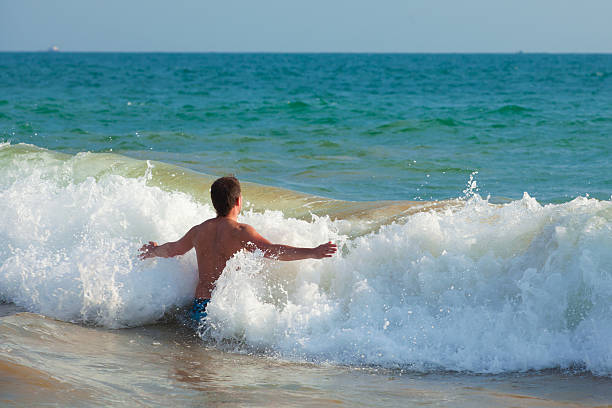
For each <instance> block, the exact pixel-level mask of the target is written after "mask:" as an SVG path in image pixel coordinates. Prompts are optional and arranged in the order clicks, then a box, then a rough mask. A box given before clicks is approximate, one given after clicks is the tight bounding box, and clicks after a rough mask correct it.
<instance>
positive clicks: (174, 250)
mask: <svg viewBox="0 0 612 408" xmlns="http://www.w3.org/2000/svg"><path fill="white" fill-rule="evenodd" d="M195 228H196V227H193V228H191V229H190V230H189V231H188V232H187V233H186V234H185V235H184V236H183V238H181V239H179V240H178V241H174V242H166V243H165V244H163V245H157V243H156V242H153V241H149V243H148V244H144V245H143V246H142V248H140V254H139V255H138V256H139V257H140V259H146V258H153V257H156V256H158V257H161V258H172V257H173V256H178V255H183V254H184V253H186V252H187V251H189V250H190V249H191V248H193V236H194V234H195Z"/></svg>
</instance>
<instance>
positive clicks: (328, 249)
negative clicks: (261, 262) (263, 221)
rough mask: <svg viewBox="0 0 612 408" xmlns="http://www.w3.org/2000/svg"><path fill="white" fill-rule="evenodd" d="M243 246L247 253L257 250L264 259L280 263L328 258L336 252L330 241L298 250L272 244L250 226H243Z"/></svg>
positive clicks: (334, 245) (336, 248)
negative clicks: (271, 259)
mask: <svg viewBox="0 0 612 408" xmlns="http://www.w3.org/2000/svg"><path fill="white" fill-rule="evenodd" d="M243 245H244V247H245V248H246V249H247V250H249V251H254V250H256V249H259V250H260V251H262V252H263V253H264V256H265V257H266V258H274V259H279V260H281V261H297V260H300V259H308V258H313V259H321V258H329V257H331V256H332V255H333V254H335V253H336V251H337V250H338V247H337V246H336V244H334V243H332V242H331V241H330V242H327V243H325V244H321V245H319V246H317V247H315V248H298V247H293V246H289V245H282V244H273V243H271V242H270V241H268V240H267V239H265V238H264V237H262V236H261V235H260V234H259V233H258V232H257V231H255V228H253V227H251V226H250V225H245V229H244V237H243Z"/></svg>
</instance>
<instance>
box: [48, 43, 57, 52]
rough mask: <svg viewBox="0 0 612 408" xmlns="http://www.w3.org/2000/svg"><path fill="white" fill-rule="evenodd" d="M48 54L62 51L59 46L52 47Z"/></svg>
mask: <svg viewBox="0 0 612 408" xmlns="http://www.w3.org/2000/svg"><path fill="white" fill-rule="evenodd" d="M47 52H60V49H59V47H58V46H57V45H52V46H51V47H49V48H48V49H47Z"/></svg>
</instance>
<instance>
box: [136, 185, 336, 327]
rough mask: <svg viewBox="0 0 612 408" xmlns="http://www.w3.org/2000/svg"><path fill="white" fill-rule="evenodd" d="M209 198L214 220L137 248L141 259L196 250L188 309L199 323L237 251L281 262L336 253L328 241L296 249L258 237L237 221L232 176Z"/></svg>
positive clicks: (237, 198) (238, 199) (238, 197)
mask: <svg viewBox="0 0 612 408" xmlns="http://www.w3.org/2000/svg"><path fill="white" fill-rule="evenodd" d="M210 196H211V199H212V203H213V206H214V207H215V211H216V212H217V217H216V218H211V219H209V220H207V221H204V222H203V223H202V224H200V225H196V226H195V227H193V228H191V229H190V230H189V231H188V232H187V233H186V234H185V236H183V237H182V238H181V239H179V240H178V241H175V242H167V243H165V244H163V245H157V243H155V242H153V241H150V242H149V243H148V244H145V245H143V246H142V248H140V251H141V254H140V258H141V259H146V258H152V257H156V256H159V257H162V258H170V257H173V256H177V255H183V254H184V253H186V252H187V251H189V250H190V249H191V248H195V250H196V257H197V260H198V272H199V282H198V286H197V288H196V291H195V300H194V302H193V307H192V309H191V318H192V319H194V320H196V321H200V320H201V319H202V318H204V317H206V305H207V304H208V302H209V301H210V294H211V292H212V290H213V289H214V282H215V281H216V280H217V279H218V278H219V276H220V275H221V273H222V272H223V269H224V268H225V264H226V263H227V261H228V260H229V259H230V258H231V257H232V256H233V255H234V254H235V253H236V252H238V251H240V250H242V249H246V250H248V251H251V252H252V251H255V250H256V249H259V250H260V251H262V252H263V254H264V256H265V257H267V258H274V259H279V260H281V261H294V260H299V259H307V258H313V259H321V258H329V257H331V256H332V255H333V254H334V253H335V252H336V251H337V246H336V244H332V243H331V241H330V242H328V243H326V244H322V245H319V246H318V247H315V248H297V247H292V246H289V245H280V244H272V243H271V242H270V241H268V240H267V239H265V238H264V237H262V236H261V235H259V233H258V232H257V231H255V228H253V227H251V226H250V225H248V224H242V223H239V222H238V221H237V218H238V214H239V213H240V210H241V209H242V194H241V191H240V182H239V181H238V179H236V178H235V177H221V178H220V179H217V180H216V181H215V182H214V183H213V184H212V186H211V188H210Z"/></svg>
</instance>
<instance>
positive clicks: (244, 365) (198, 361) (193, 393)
mask: <svg viewBox="0 0 612 408" xmlns="http://www.w3.org/2000/svg"><path fill="white" fill-rule="evenodd" d="M0 307H1V308H2V309H3V311H4V313H5V314H8V315H7V316H4V317H0V321H1V325H0V338H1V339H2V347H1V348H0V368H1V369H2V373H3V375H2V378H1V379H0V391H1V392H0V395H1V396H0V401H2V402H3V403H4V404H7V405H9V406H11V405H18V406H23V405H30V406H32V405H45V404H48V403H51V404H52V405H79V406H124V405H133V406H168V405H180V406H202V405H204V406H228V407H232V406H236V407H239V406H245V405H248V406H257V407H274V406H313V407H315V406H317V407H319V406H364V407H365V406H377V407H395V406H398V405H401V406H406V407H419V406H424V405H427V406H431V405H433V406H441V407H446V406H447V407H487V406H493V405H494V406H502V407H503V406H508V407H510V406H515V407H516V406H521V407H528V406H529V407H531V406H533V407H541V406H544V407H546V406H550V407H553V406H569V407H572V406H601V405H605V404H609V403H610V402H611V401H612V391H611V389H612V387H611V386H612V380H610V379H609V378H602V377H593V376H591V375H588V374H576V373H572V372H563V371H556V370H553V371H544V372H537V373H523V374H505V375H496V376H490V375H471V374H462V373H449V372H430V373H415V372H406V371H403V370H398V369H396V370H390V369H381V368H371V367H370V368H368V367H361V368H359V367H348V366H337V365H331V364H304V363H292V362H286V361H282V360H278V359H275V358H270V357H268V356H265V355H248V354H239V353H228V352H221V351H219V350H217V349H215V348H213V347H207V346H206V345H203V344H202V343H201V341H200V340H199V338H197V337H195V336H194V334H193V331H190V330H188V329H186V328H184V327H182V326H180V325H177V324H166V325H154V326H144V327H138V328H134V329H123V330H110V331H109V330H105V329H100V328H91V327H83V326H80V325H74V324H70V323H64V322H60V321H56V320H52V319H48V318H44V317H42V316H38V315H34V314H29V313H19V314H16V315H13V314H12V312H14V310H11V311H9V312H8V313H7V311H6V309H7V308H12V307H11V306H10V305H2V306H0Z"/></svg>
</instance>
